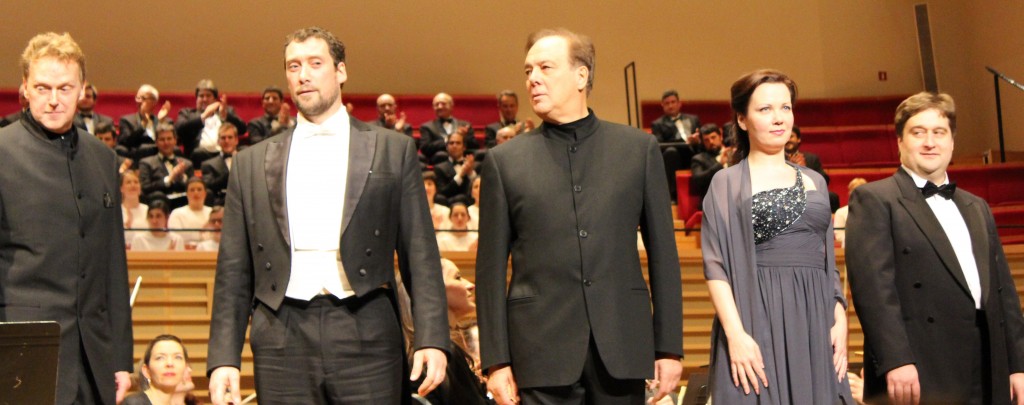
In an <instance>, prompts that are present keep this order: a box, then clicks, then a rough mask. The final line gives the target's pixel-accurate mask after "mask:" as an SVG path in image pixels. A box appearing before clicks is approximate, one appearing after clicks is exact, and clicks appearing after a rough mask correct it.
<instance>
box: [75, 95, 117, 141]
mask: <svg viewBox="0 0 1024 405" xmlns="http://www.w3.org/2000/svg"><path fill="white" fill-rule="evenodd" d="M97 100H99V93H97V92H96V86H93V85H92V83H86V84H85V95H84V96H82V98H81V99H80V100H78V113H76V114H75V126H76V127H79V128H82V129H84V130H85V131H86V132H88V133H90V134H93V135H95V134H96V126H97V125H98V124H102V123H107V124H110V125H111V126H113V125H114V119H113V118H110V117H109V116H106V115H103V114H100V113H98V112H95V111H94V109H95V107H96V101H97Z"/></svg>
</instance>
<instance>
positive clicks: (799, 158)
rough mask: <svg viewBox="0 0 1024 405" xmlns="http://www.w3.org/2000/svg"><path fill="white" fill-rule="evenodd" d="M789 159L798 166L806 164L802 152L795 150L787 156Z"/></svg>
mask: <svg viewBox="0 0 1024 405" xmlns="http://www.w3.org/2000/svg"><path fill="white" fill-rule="evenodd" d="M789 161H790V162H793V163H796V164H798V165H800V166H807V159H806V158H805V157H804V154H803V152H800V151H797V152H796V153H794V154H792V155H790V156H789Z"/></svg>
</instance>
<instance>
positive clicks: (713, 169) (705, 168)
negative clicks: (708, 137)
mask: <svg viewBox="0 0 1024 405" xmlns="http://www.w3.org/2000/svg"><path fill="white" fill-rule="evenodd" d="M723 168H724V167H723V166H722V164H721V163H718V159H716V158H715V155H712V154H711V153H709V152H706V151H705V152H701V153H698V154H696V155H693V159H691V160H690V171H691V172H692V175H691V176H690V195H696V196H700V199H701V200H704V196H705V195H707V193H708V188H710V187H711V179H712V178H714V177H715V173H718V171H719V170H722V169H723Z"/></svg>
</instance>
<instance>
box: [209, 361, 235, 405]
mask: <svg viewBox="0 0 1024 405" xmlns="http://www.w3.org/2000/svg"><path fill="white" fill-rule="evenodd" d="M210 401H212V402H213V405H227V404H228V403H235V404H240V403H242V393H241V390H240V389H239V388H238V369H237V368H234V367H226V366H225V367H217V369H216V370H213V373H212V374H210Z"/></svg>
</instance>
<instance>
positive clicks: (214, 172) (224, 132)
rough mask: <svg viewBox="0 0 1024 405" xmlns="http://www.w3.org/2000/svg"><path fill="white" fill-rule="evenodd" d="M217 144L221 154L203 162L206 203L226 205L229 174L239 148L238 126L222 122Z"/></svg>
mask: <svg viewBox="0 0 1024 405" xmlns="http://www.w3.org/2000/svg"><path fill="white" fill-rule="evenodd" d="M217 146H220V154H219V155H217V156H214V157H212V158H209V159H206V161H205V162H203V164H202V166H201V169H202V171H203V184H205V185H206V205H209V206H211V207H212V206H215V205H221V206H223V205H224V196H225V194H226V193H227V188H228V174H230V173H231V163H232V160H234V158H235V151H237V150H238V128H235V126H234V125H231V124H230V123H224V124H220V129H218V130H217Z"/></svg>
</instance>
